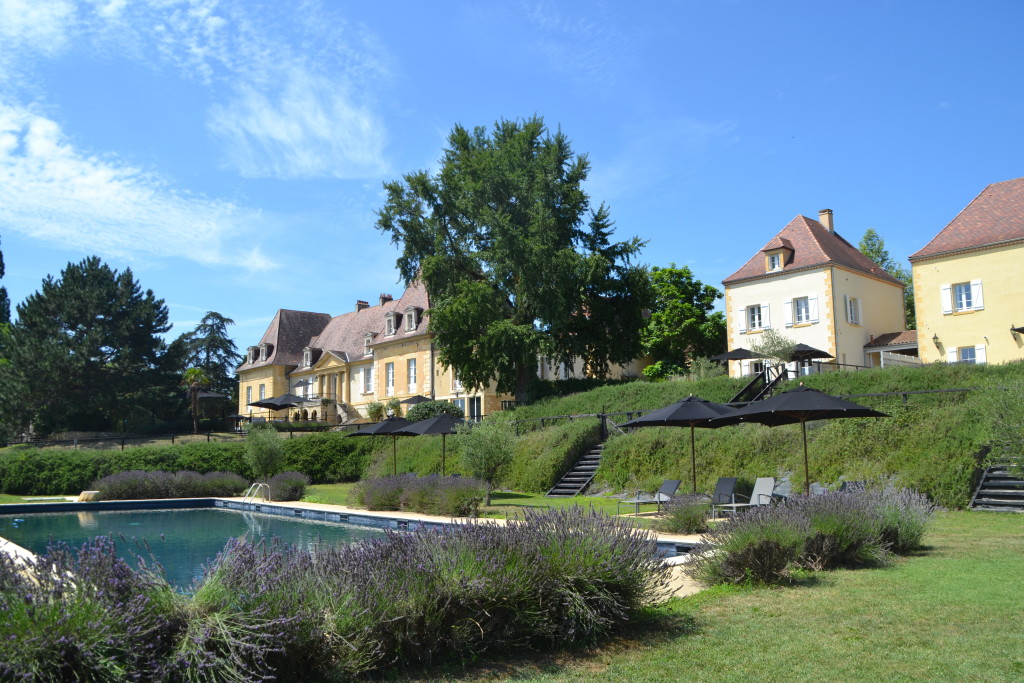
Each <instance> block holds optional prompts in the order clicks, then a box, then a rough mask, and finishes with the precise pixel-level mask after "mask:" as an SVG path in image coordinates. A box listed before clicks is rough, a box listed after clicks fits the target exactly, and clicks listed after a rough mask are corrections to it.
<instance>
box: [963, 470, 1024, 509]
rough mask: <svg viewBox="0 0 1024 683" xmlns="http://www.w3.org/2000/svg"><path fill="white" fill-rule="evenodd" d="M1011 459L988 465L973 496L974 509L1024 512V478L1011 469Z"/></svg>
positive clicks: (972, 505) (972, 504)
mask: <svg viewBox="0 0 1024 683" xmlns="http://www.w3.org/2000/svg"><path fill="white" fill-rule="evenodd" d="M1010 466H1011V462H1010V461H1009V460H1005V459H1004V460H997V461H995V462H994V463H992V465H991V466H990V467H986V468H985V471H984V472H983V473H982V475H981V481H980V482H978V488H977V489H976V490H975V492H974V497H973V498H971V509H972V510H999V511H1002V512H1024V479H1022V478H1021V477H1020V476H1018V475H1017V474H1015V473H1014V472H1013V471H1011V469H1010Z"/></svg>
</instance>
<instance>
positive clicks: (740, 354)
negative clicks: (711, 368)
mask: <svg viewBox="0 0 1024 683" xmlns="http://www.w3.org/2000/svg"><path fill="white" fill-rule="evenodd" d="M752 358H763V356H761V355H760V354H758V353H755V352H753V351H751V350H750V349H733V350H732V351H726V352H725V353H720V354H718V355H717V356H711V360H722V361H728V360H751V359H752Z"/></svg>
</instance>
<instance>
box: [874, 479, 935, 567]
mask: <svg viewBox="0 0 1024 683" xmlns="http://www.w3.org/2000/svg"><path fill="white" fill-rule="evenodd" d="M861 495H862V496H863V497H864V498H866V499H867V500H869V501H870V502H871V504H872V505H873V507H874V509H875V510H876V512H877V514H878V516H879V518H880V524H879V530H878V533H879V536H880V537H881V539H882V543H884V544H885V545H886V547H888V548H889V549H890V550H892V552H894V553H896V554H897V555H905V554H907V553H909V552H911V551H914V550H917V549H918V548H920V547H921V539H923V538H924V532H925V530H926V529H927V528H928V522H929V521H930V520H931V518H932V515H933V514H934V513H935V505H934V504H932V502H931V501H929V500H928V498H927V497H925V496H923V495H921V494H920V493H918V492H917V491H911V490H909V489H885V490H880V491H873V490H867V491H864V492H863V493H862V494H861Z"/></svg>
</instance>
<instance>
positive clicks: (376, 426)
mask: <svg viewBox="0 0 1024 683" xmlns="http://www.w3.org/2000/svg"><path fill="white" fill-rule="evenodd" d="M411 424H413V423H412V422H409V421H408V420H406V419H405V418H404V417H389V418H388V419H386V420H381V421H380V422H371V423H370V424H365V425H363V426H362V427H360V428H359V429H357V430H356V431H354V432H352V433H351V434H349V435H348V436H387V435H389V434H390V435H391V458H392V461H393V463H394V473H395V474H398V433H397V432H398V430H400V429H403V428H405V427H408V426H409V425H411Z"/></svg>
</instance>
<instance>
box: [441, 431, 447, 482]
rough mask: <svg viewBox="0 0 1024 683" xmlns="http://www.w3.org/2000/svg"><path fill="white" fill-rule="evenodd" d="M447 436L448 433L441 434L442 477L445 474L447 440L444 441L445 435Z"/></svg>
mask: <svg viewBox="0 0 1024 683" xmlns="http://www.w3.org/2000/svg"><path fill="white" fill-rule="evenodd" d="M447 436H448V435H447V434H442V435H441V476H442V477H443V476H444V449H445V442H444V440H445V437H447Z"/></svg>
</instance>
